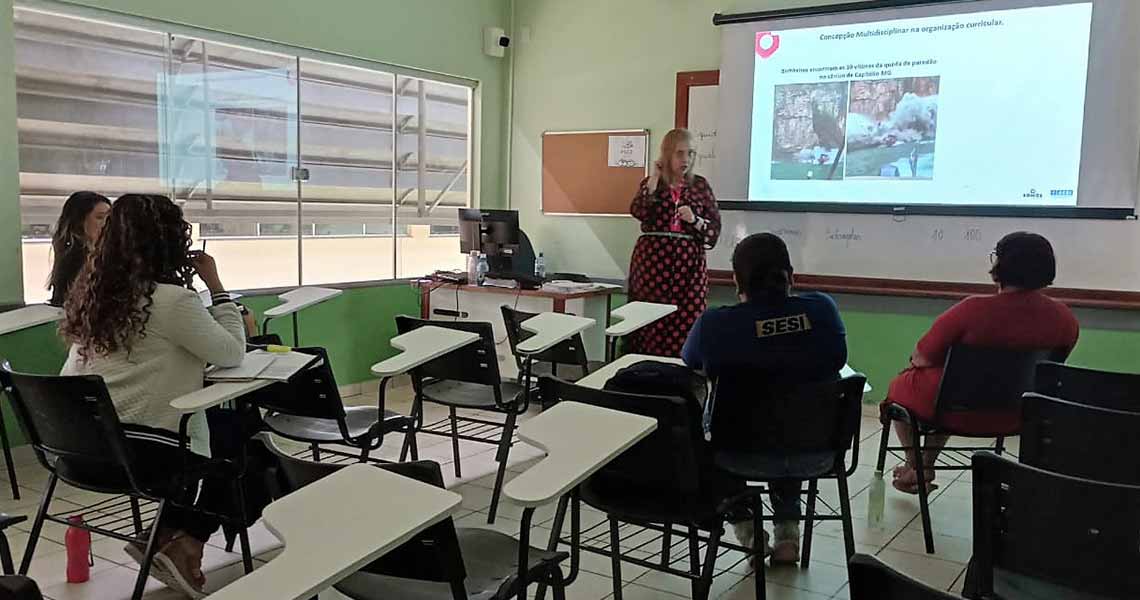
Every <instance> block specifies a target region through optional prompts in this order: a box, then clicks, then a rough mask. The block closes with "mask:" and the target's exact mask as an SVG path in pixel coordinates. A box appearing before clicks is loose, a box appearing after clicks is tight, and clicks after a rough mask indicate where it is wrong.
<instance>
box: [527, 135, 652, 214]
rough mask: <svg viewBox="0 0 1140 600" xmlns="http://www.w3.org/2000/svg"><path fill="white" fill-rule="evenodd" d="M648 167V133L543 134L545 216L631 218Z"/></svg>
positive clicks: (543, 200) (543, 198) (543, 197)
mask: <svg viewBox="0 0 1140 600" xmlns="http://www.w3.org/2000/svg"><path fill="white" fill-rule="evenodd" d="M648 167H649V130H647V129H612V130H601V131H548V132H546V133H544V134H542V212H543V214H546V215H574V216H629V204H630V202H631V201H632V200H633V197H634V196H635V195H636V194H637V186H638V184H640V183H641V180H642V179H644V178H645V177H646V176H647V175H648V174H649V168H648Z"/></svg>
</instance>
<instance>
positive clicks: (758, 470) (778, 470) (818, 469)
mask: <svg viewBox="0 0 1140 600" xmlns="http://www.w3.org/2000/svg"><path fill="white" fill-rule="evenodd" d="M713 464H715V465H716V466H717V467H718V468H720V469H721V470H723V471H725V472H727V473H731V474H732V475H733V476H735V477H741V478H744V479H749V480H753V481H773V480H779V479H795V480H803V479H819V478H821V477H826V476H828V475H831V474H833V473H834V472H835V453H834V452H831V451H827V452H802V453H789V452H724V451H721V452H716V453H715V454H714V455H713Z"/></svg>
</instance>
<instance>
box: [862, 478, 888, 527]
mask: <svg viewBox="0 0 1140 600" xmlns="http://www.w3.org/2000/svg"><path fill="white" fill-rule="evenodd" d="M867 493H868V497H867V520H868V521H870V523H871V525H874V526H878V525H880V524H882V522H883V512H884V509H885V508H886V506H885V505H886V503H887V482H886V481H884V480H883V472H882V471H875V476H874V477H873V478H872V479H871V489H870V490H869V491H868V492H867Z"/></svg>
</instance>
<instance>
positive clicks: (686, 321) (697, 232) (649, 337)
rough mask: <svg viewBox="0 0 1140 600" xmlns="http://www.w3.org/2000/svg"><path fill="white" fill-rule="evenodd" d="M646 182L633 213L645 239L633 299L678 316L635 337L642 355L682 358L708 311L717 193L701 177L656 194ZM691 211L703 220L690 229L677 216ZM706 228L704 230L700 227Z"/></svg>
mask: <svg viewBox="0 0 1140 600" xmlns="http://www.w3.org/2000/svg"><path fill="white" fill-rule="evenodd" d="M647 181H648V178H646V179H643V180H642V181H641V185H640V187H639V188H638V192H637V197H635V198H634V199H633V204H631V205H630V207H629V212H630V214H631V215H633V216H634V217H635V218H637V220H638V221H641V237H640V238H638V240H637V245H636V246H634V248H633V258H631V259H630V265H629V299H630V300H631V301H633V300H640V301H643V302H657V303H661V304H673V305H676V306H677V312H675V313H673V314H671V315H669V316H667V317H665V318H664V319H661V320H659V321H657V322H655V323H653V324H651V325H649V326H647V327H645V328H643V329H641V330H639V331H636V332H634V333H633V334H631V335H630V339H629V341H630V345H631V347H630V350H631V351H632V352H635V353H638V354H651V355H655V356H680V355H681V346H683V345H684V344H685V338H686V337H688V335H689V330H690V329H692V327H693V323H694V322H695V321H696V320H697V317H699V316H701V313H703V312H704V311H705V308H706V307H707V306H708V298H707V296H708V289H709V275H708V269H707V267H706V266H705V250H711V249H712V248H713V246H715V245H716V241H717V238H719V237H720V212H719V211H718V210H717V207H716V198H715V197H713V192H712V187H710V186H709V182H708V181H707V180H706V179H705V178H704V177H701V176H700V175H693V176H692V179H690V180H689V181H686V182H682V183H681V184H680V185H679V186H677V187H674V188H672V189H671V188H670V187H669V186H667V185H666V184H665V183H664V182H663V181H661V182H658V185H657V190H655V192H653V193H650V191H649V189H648V188H646V182H647ZM680 206H688V207H689V208H691V209H692V210H693V214H694V215H696V216H697V217H699V218H700V220H698V221H696V222H695V223H685V222H684V221H682V220H681V219H680V218H679V217H678V216H677V209H678V207H680ZM702 220H703V222H704V229H703V230H701V229H698V224H699V223H701V222H702Z"/></svg>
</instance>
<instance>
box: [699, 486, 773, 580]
mask: <svg viewBox="0 0 1140 600" xmlns="http://www.w3.org/2000/svg"><path fill="white" fill-rule="evenodd" d="M752 531H753V534H752V560H753V563H754V567H753V570H754V571H755V573H754V574H753V575H754V579H753V583H754V584H755V587H756V600H765V599H766V598H767V597H768V590H767V585H766V583H767V582H766V581H765V574H764V568H765V565H764V546H765V544H764V500H763V499H762V498H761V497H760V496H759V495H757V496H756V505H755V506H754V507H753V508H752ZM709 584H710V585H711V584H712V581H711V580H710V581H709Z"/></svg>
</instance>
